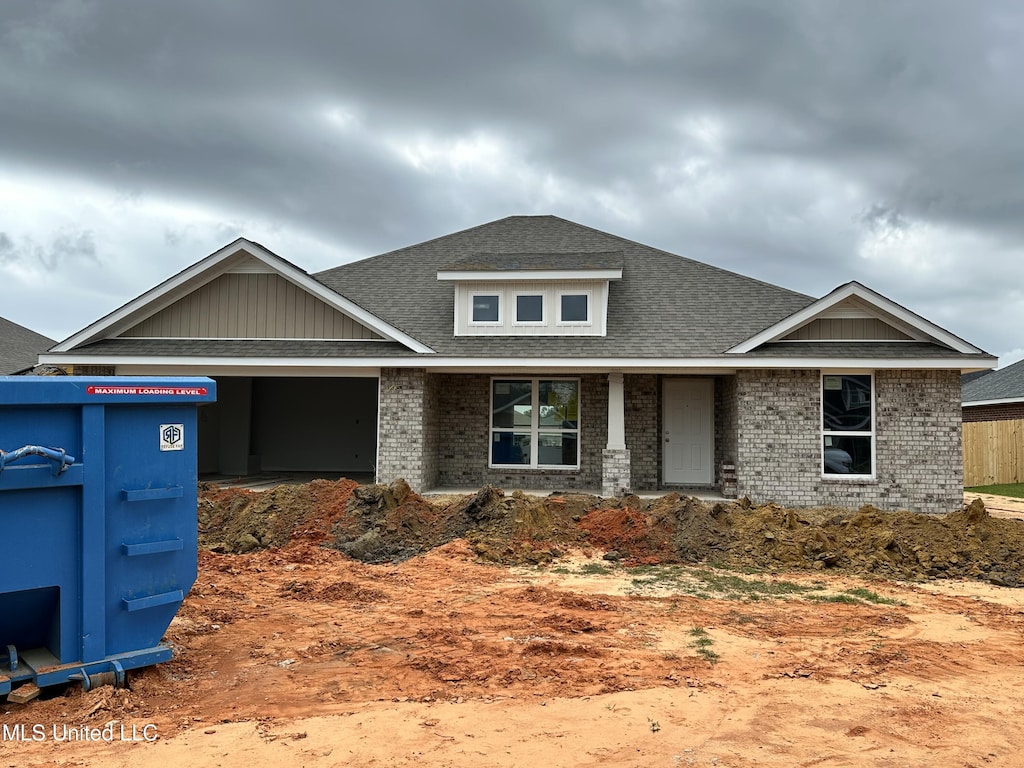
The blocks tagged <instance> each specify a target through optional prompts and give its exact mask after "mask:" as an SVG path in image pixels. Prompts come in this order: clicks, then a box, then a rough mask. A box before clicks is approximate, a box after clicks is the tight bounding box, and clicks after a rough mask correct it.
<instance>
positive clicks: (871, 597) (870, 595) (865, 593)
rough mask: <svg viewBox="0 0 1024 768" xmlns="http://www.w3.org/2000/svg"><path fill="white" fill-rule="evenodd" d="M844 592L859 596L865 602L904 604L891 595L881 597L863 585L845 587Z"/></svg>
mask: <svg viewBox="0 0 1024 768" xmlns="http://www.w3.org/2000/svg"><path fill="white" fill-rule="evenodd" d="M844 594H847V595H853V596H854V597H859V598H860V599H861V600H863V601H864V602H865V603H875V604H877V605H906V603H905V602H903V601H902V600H894V599H893V598H891V597H882V596H881V595H880V594H878V593H877V592H872V591H871V590H870V589H865V588H864V587H857V588H855V589H847V590H845V591H844Z"/></svg>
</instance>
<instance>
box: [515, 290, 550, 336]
mask: <svg viewBox="0 0 1024 768" xmlns="http://www.w3.org/2000/svg"><path fill="white" fill-rule="evenodd" d="M520 296H539V297H540V320H520V319H519V297H520ZM547 298H548V297H547V295H546V294H545V293H544V291H516V292H515V294H514V295H513V296H512V307H513V308H512V311H513V312H514V313H515V314H514V315H513V317H512V325H525V326H532V327H535V328H537V327H540V326H544V325H547V324H548V301H547Z"/></svg>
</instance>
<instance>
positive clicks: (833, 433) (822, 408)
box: [818, 371, 878, 482]
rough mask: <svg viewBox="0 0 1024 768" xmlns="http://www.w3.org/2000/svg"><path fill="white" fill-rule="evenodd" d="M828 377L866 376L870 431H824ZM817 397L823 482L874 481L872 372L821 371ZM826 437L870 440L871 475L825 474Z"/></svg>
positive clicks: (876, 475) (875, 412)
mask: <svg viewBox="0 0 1024 768" xmlns="http://www.w3.org/2000/svg"><path fill="white" fill-rule="evenodd" d="M829 376H867V377H868V379H869V380H870V382H871V430H870V431H869V432H864V431H850V430H832V429H825V379H826V378H827V377H829ZM818 397H819V399H820V404H819V405H820V407H819V414H818V425H819V428H820V431H821V436H820V438H819V445H820V446H821V477H822V479H823V480H836V481H839V482H844V481H864V480H874V479H876V478H877V477H878V456H877V449H878V438H877V433H878V427H877V418H878V412H877V409H876V394H875V374H874V372H873V371H827V372H826V371H822V372H821V379H820V380H819V387H818ZM826 437H868V438H871V473H870V474H867V475H854V474H843V473H840V472H825V438H826Z"/></svg>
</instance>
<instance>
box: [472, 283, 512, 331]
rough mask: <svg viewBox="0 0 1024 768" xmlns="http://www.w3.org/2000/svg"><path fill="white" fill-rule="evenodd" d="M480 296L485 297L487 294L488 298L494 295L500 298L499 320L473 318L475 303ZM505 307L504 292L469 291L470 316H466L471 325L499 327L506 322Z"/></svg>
mask: <svg viewBox="0 0 1024 768" xmlns="http://www.w3.org/2000/svg"><path fill="white" fill-rule="evenodd" d="M478 296H480V297H485V296H486V297H487V298H490V297H492V296H494V297H497V299H498V319H497V320H474V319H473V305H474V304H475V303H476V299H477V297H478ZM504 307H505V302H504V296H502V292H501V291H476V292H473V291H470V293H469V317H468V318H466V319H467V321H468V324H469V325H476V326H486V327H489V328H497V327H499V326H501V325H504V324H505V320H504V317H503V312H504Z"/></svg>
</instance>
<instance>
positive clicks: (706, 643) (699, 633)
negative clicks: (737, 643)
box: [689, 627, 720, 664]
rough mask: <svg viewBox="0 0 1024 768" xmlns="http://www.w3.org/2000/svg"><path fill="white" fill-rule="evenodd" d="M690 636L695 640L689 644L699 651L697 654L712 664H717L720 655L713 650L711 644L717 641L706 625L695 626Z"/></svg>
mask: <svg viewBox="0 0 1024 768" xmlns="http://www.w3.org/2000/svg"><path fill="white" fill-rule="evenodd" d="M690 636H691V637H692V638H693V640H692V641H691V642H690V644H689V645H690V647H691V648H693V649H694V650H695V651H696V652H697V655H698V656H700V657H701V658H703V659H704V660H705V661H707V662H708V663H710V664H717V663H718V660H719V658H720V657H719V655H718V654H717V653H715V652H714V651H713V650H711V646H712V645H714V644H715V641H714V640H713V639H712V638H711V636H710V635H709V634H708V632H707V630H706V629H704V627H694V628H693V629H691V630H690Z"/></svg>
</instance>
